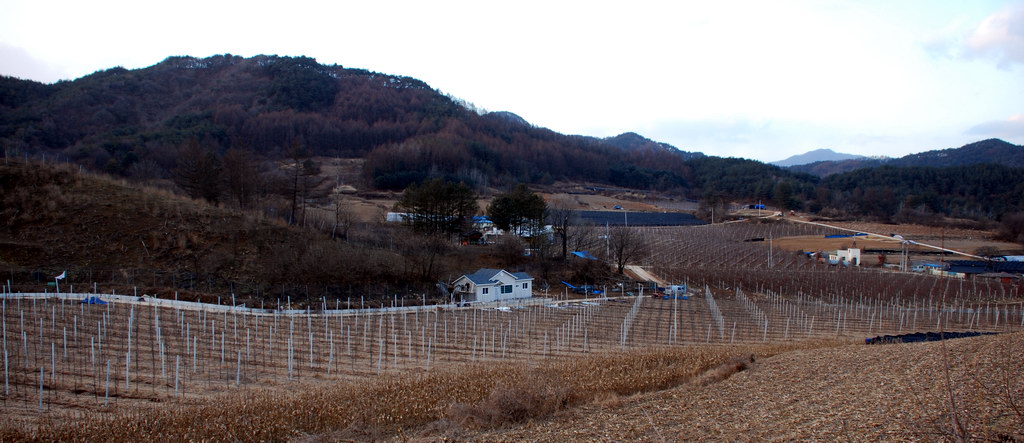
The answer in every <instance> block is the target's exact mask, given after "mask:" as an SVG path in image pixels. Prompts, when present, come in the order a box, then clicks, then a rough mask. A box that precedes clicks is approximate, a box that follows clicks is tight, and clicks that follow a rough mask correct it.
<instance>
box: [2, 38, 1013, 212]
mask: <svg viewBox="0 0 1024 443" xmlns="http://www.w3.org/2000/svg"><path fill="white" fill-rule="evenodd" d="M557 105H558V104H557V103H553V104H552V106H557ZM1007 145H1008V146H1007ZM0 147H2V148H3V149H4V151H5V153H7V154H15V155H19V156H20V155H23V154H24V155H27V156H32V155H46V156H48V157H50V158H52V157H53V156H55V155H56V156H58V157H59V158H60V159H61V160H65V161H69V162H73V163H78V164H81V165H84V166H87V167H90V168H94V169H96V170H101V171H106V172H109V173H111V174H115V175H121V176H127V177H134V178H144V179H150V178H180V177H181V175H182V171H185V170H188V169H189V168H192V169H196V168H198V163H202V164H203V165H206V166H210V168H209V171H207V172H210V174H209V175H210V176H209V177H207V176H203V177H204V179H205V178H209V179H210V180H212V181H214V182H220V181H227V180H230V179H231V178H230V177H226V175H227V174H226V173H224V172H223V170H221V169H218V168H217V167H216V165H217V164H218V162H220V164H224V165H226V164H228V163H229V162H230V163H233V164H234V163H239V159H240V158H242V159H245V158H246V156H250V155H251V154H254V155H251V157H255V158H256V159H257V160H259V159H262V160H283V159H287V160H288V162H289V163H290V164H299V160H300V159H309V158H310V157H313V156H336V157H348V158H361V159H364V161H363V162H362V165H363V171H362V172H363V174H362V176H363V178H364V180H365V183H364V185H367V186H370V187H376V188H378V189H390V190H401V189H404V188H406V187H407V186H408V185H410V184H413V183H417V182H422V181H423V180H425V179H427V178H445V179H449V180H455V181H463V182H466V183H468V184H471V185H474V186H476V187H478V188H482V187H488V186H489V187H496V188H499V189H500V188H505V187H507V186H509V185H511V184H513V183H528V184H550V183H554V182H556V181H568V182H577V183H596V184H609V185H613V186H621V187H627V188H634V189H642V190H664V191H672V192H676V193H679V194H684V195H686V196H688V197H691V198H702V199H711V200H714V201H719V202H721V201H724V200H731V201H743V200H748V201H756V200H762V201H765V202H772V203H773V204H775V205H776V206H779V207H781V208H785V209H809V210H812V211H818V210H825V209H836V210H838V211H839V212H841V213H845V214H851V215H855V216H856V215H860V214H863V213H870V214H874V215H876V216H878V217H892V216H896V215H898V214H899V213H900V212H901V211H903V210H904V209H905V208H908V207H910V208H922V209H928V210H933V211H935V212H938V213H941V214H947V215H955V216H975V217H977V216H995V217H999V216H1001V215H1002V214H1004V213H1007V212H1012V211H1019V210H1022V209H1024V202H1022V201H1021V199H1022V198H1024V197H1016V195H1021V194H1024V193H1021V192H1017V194H1016V195H1015V194H1014V193H1013V192H1012V191H1007V190H1006V189H1003V188H1004V186H1003V184H1004V182H1006V181H1007V180H1008V181H1009V184H1012V185H1015V184H1016V183H1021V182H1022V181H1024V180H1020V179H1019V178H1018V177H1019V176H1020V173H1021V172H1020V171H1024V169H1013V170H1002V169H999V170H995V169H993V168H995V167H992V168H989V167H979V168H975V169H955V168H953V169H950V168H935V167H934V166H942V165H946V164H950V165H956V164H961V163H957V162H962V161H966V160H965V159H969V158H972V157H973V158H984V159H987V160H990V161H993V162H998V163H1001V164H1003V165H1004V166H1001V168H1006V167H1007V166H1013V165H1021V164H1024V162H1016V163H1015V162H1012V161H1008V160H1006V158H1005V157H1003V156H1002V154H1001V153H1004V152H1011V153H1012V155H1019V153H1020V151H1021V147H1019V146H1013V145H1009V144H1008V143H1006V142H1002V141H1000V140H986V141H983V142H979V143H976V144H974V145H968V146H967V147H964V148H960V149H957V150H952V151H935V152H933V153H925V154H920V158H919V159H918V160H916V161H918V163H915V164H922V165H928V166H932V167H929V168H924V169H917V170H914V171H910V172H903V171H902V170H903V169H905V168H884V169H883V170H879V171H876V172H875V173H873V174H860V175H851V176H849V177H846V178H843V177H836V178H831V177H830V178H829V179H828V180H823V179H820V178H819V177H817V176H814V175H811V174H804V173H800V172H798V171H795V170H787V169H783V168H780V167H777V166H773V165H767V164H764V163H761V162H757V161H752V160H744V159H736V158H719V157H714V156H704V155H703V154H700V153H690V152H683V151H681V150H679V149H676V148H675V147H673V146H670V145H667V144H664V143H658V142H655V141H652V140H649V139H647V138H644V137H643V136H641V135H639V134H635V133H626V134H622V135H620V136H616V137H610V138H604V139H602V138H596V137H588V136H581V135H564V134H559V133H556V132H554V131H551V130H548V129H545V128H540V127H536V126H533V125H531V124H530V123H529V122H527V121H526V120H524V119H522V118H520V117H519V116H517V115H515V114H513V113H511V112H491V113H481V112H479V111H478V110H476V109H475V108H474V107H473V106H472V105H470V104H468V103H465V102H462V101H460V100H458V99H454V98H452V97H449V96H446V95H444V94H441V93H439V92H438V91H436V90H434V89H432V88H431V87H430V86H429V85H427V84H426V83H424V82H422V81H420V80H417V79H414V78H409V77H402V76H395V75H386V74H381V73H376V72H371V71H367V70H363V69H351V68H345V67H342V66H338V65H322V64H319V63H317V62H316V60H314V59H312V58H307V57H278V56H256V57H251V58H244V57H238V56H232V55H219V56H213V57H209V58H204V59H199V58H193V57H170V58H168V59H166V60H164V61H163V62H161V63H159V64H156V65H154V66H150V67H147V68H142V69H134V70H128V69H123V68H113V69H108V70H105V71H100V72H96V73H94V74H92V75H88V76H86V77H83V78H80V79H77V80H73V81H63V82H58V83H56V84H52V85H47V84H41V83H37V82H32V81H26V80H19V79H15V78H11V77H0ZM240 152H241V153H243V154H244V155H241V156H240V155H238V154H239V153H240ZM183 153H189V154H188V155H183ZM200 158H201V159H202V162H199V161H198V159H200ZM293 160H294V161H295V162H294V163H293V162H292V161H293ZM950 160H953V161H954V163H948V162H949V161H950ZM247 161H248V160H246V162H247ZM908 161H909V160H908ZM943 161H946V162H947V163H943ZM921 162H924V163H921ZM182 163H185V165H183V164H182ZM243 163H244V162H243ZM265 163H270V162H265ZM303 164H304V163H303ZM893 164H896V165H899V163H893ZM279 165H280V162H278V163H275V164H274V166H273V167H279ZM206 166H204V167H206ZM310 166H311V168H310V170H315V167H314V166H315V165H310ZM234 169H235V170H239V168H234ZM243 169H244V168H243ZM296 170H298V169H296ZM192 172H195V171H192ZM217 174H220V175H219V176H217ZM269 182H273V181H269ZM178 185H179V186H181V187H182V188H183V190H184V191H185V192H188V193H189V194H195V193H194V192H192V191H190V190H189V189H187V188H188V186H186V185H183V184H182V183H181V182H179V183H178ZM950 186H952V187H955V189H957V191H956V193H951V192H949V191H947V190H948V189H950ZM208 188H210V189H213V188H216V186H212V187H208ZM285 188H286V187H285ZM993 190H995V191H997V192H992V191H993ZM266 192H270V193H273V192H280V193H282V194H285V192H284V191H281V190H274V189H268V190H266ZM193 196H194V197H203V198H208V199H211V200H217V198H216V197H217V196H212V198H211V196H207V195H205V194H203V195H193ZM293 197H294V196H293ZM996 199H998V202H997V201H996ZM878 202H881V203H884V204H877V203H878ZM922 205H923V206H922ZM929 208H931V209H929ZM903 212H905V211H903Z"/></svg>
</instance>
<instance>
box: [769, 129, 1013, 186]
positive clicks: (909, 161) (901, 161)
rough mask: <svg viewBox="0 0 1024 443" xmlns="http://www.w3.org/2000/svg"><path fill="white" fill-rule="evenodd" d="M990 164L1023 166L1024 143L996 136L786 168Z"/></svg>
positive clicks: (823, 171)
mask: <svg viewBox="0 0 1024 443" xmlns="http://www.w3.org/2000/svg"><path fill="white" fill-rule="evenodd" d="M979 164H992V165H1002V166H1010V167H1014V168H1024V146H1019V145H1014V144H1012V143H1007V142H1005V141H1003V140H999V139H995V138H993V139H988V140H982V141H978V142H974V143H970V144H967V145H964V146H961V147H959V148H949V149H939V150H934V151H926V152H921V153H918V154H910V155H906V156H903V157H900V158H887V159H878V158H860V159H850V160H838V161H820V162H814V163H809V164H804V165H797V166H791V167H789V170H791V171H795V172H803V173H807V174H813V175H817V176H821V177H825V176H829V175H832V174H840V173H844V172H850V171H854V170H857V169H864V168H874V167H879V166H883V165H884V166H900V167H922V166H925V167H937V168H946V167H959V166H968V165H979Z"/></svg>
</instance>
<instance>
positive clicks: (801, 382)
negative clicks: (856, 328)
mask: <svg viewBox="0 0 1024 443" xmlns="http://www.w3.org/2000/svg"><path fill="white" fill-rule="evenodd" d="M1022 339H1024V336H1022V335H1021V334H1020V333H1017V334H1007V335H1001V336H990V337H977V338H970V339H959V340H951V341H948V342H933V343H919V344H901V345H879V346H864V345H852V346H845V347H840V348H831V349H815V350H802V351H794V352H790V353H785V354H781V355H777V356H775V357H771V358H767V359H764V360H757V362H756V363H754V364H753V365H752V368H751V369H748V370H746V371H744V372H740V373H738V374H736V375H734V376H732V377H731V378H728V379H727V380H725V381H722V382H720V383H716V384H711V385H708V386H694V385H686V386H682V387H678V388H674V389H669V390H666V391H661V392H657V393H652V394H646V395H638V396H635V397H631V398H628V399H622V400H620V401H618V402H614V403H612V404H595V405H590V406H586V407H583V408H579V409H576V410H573V411H570V412H568V413H565V414H564V415H562V416H560V417H556V418H554V419H550V420H543V421H535V422H529V423H526V424H524V425H520V426H517V427H513V428H510V429H503V430H496V431H488V432H467V433H463V434H461V435H459V437H460V438H461V439H465V440H488V441H689V440H713V441H765V440H790V441H837V440H848V441H905V440H916V439H935V440H952V439H954V435H953V427H952V425H951V422H952V421H951V418H950V416H949V414H948V413H949V411H950V409H951V408H950V403H951V401H952V402H955V404H956V405H957V407H956V408H955V410H956V411H957V414H956V415H957V419H958V420H959V423H961V424H962V426H963V428H964V429H965V432H966V434H967V435H969V436H972V437H974V438H981V439H986V438H987V439H992V438H994V439H1000V440H1002V439H1010V440H1013V439H1020V438H1024V417H1022V416H1021V415H1020V410H1019V409H1018V410H1016V411H1015V410H1014V409H1013V407H1012V405H1010V404H1009V403H1008V402H1009V401H1010V400H1015V401H1016V402H1020V401H1021V400H1022V399H1024V398H1022V392H1024V376H1022V374H1021V372H1020V371H1019V370H1018V369H1017V368H1019V367H1020V364H1021V363H1022V362H1024V347H1021V346H1020V342H1021V340H1022ZM946 352H948V365H949V379H948V380H947V379H946V378H945V377H944V374H945V372H944V367H945V364H944V363H945V361H946V357H944V355H945V353H946ZM950 391H951V392H952V397H951V396H950ZM951 399H952V400H951ZM968 439H970V438H968Z"/></svg>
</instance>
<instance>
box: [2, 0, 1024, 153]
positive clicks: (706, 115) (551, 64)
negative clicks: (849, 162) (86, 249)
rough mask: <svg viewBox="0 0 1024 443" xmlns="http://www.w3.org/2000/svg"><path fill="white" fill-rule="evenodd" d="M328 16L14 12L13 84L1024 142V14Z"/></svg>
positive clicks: (302, 10) (828, 8)
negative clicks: (158, 72) (427, 91)
mask: <svg viewBox="0 0 1024 443" xmlns="http://www.w3.org/2000/svg"><path fill="white" fill-rule="evenodd" d="M322 3H324V4H322ZM322 3H321V2H314V1H304V0H293V1H288V2H282V1H273V2H269V1H247V2H238V3H234V2H228V1H216V0H214V1H209V0H205V1H195V0H179V1H176V2H149V1H139V0H131V1H113V0H94V1H88V2H85V1H80V0H76V1H42V0H25V1H22V0H0V73H2V74H5V75H13V76H16V77H21V78H30V79H34V80H39V81H44V82H53V81H55V80H58V79H74V78H78V77H81V76H83V75H87V74H89V73H92V72H95V71H97V70H101V69H107V68H110V67H113V66H123V67H125V68H140V67H145V66H149V65H153V64H155V63H159V62H160V61H161V60H163V59H164V58H166V57H167V56H170V55H192V56H197V57H206V56H210V55H214V54H223V53H231V54H235V55H243V56H252V55H256V54H278V55H306V56H310V57H315V58H316V59H317V60H318V61H320V62H321V63H328V64H330V63H336V64H340V65H343V66H345V67H353V68H363V69H369V70H372V71H378V72H384V73H388V74H396V75H407V76H411V77H416V78H419V79H421V80H424V81H426V82H427V83H429V84H430V85H431V86H432V87H434V88H436V89H438V90H440V91H442V92H444V93H447V94H450V95H453V96H456V97H459V98H461V99H463V100H466V101H468V102H471V103H473V104H475V105H476V106H478V107H480V108H483V109H486V110H489V111H510V112H514V113H516V114H518V115H520V116H522V117H523V118H525V119H527V120H528V121H530V122H531V123H533V124H534V125H537V126H543V127H547V128H550V129H553V130H555V131H558V132H562V133H566V134H583V135H592V136H600V137H605V136H612V135H617V134H620V133H622V132H627V131H633V132H637V133H639V134H641V135H644V136H646V137H648V138H652V139H654V140H657V141H663V142H666V143H670V144H672V145H674V146H676V147H678V148H680V149H683V150H687V151H701V152H704V153H707V154H710V155H718V156H731V157H746V158H754V159H758V160H763V161H774V160H781V159H783V158H785V157H788V156H790V155H794V154H799V153H802V152H806V151H809V150H812V149H818V148H831V149H833V150H836V151H840V152H847V153H854V154H862V155H887V156H900V155H905V154H908V153H912V152H920V151H926V150H932V149H944V148H952V147H959V146H961V145H964V144H966V143H970V142H973V141H977V140H982V139H986V138H993V137H998V138H1002V139H1004V140H1007V141H1009V142H1012V143H1015V144H1022V143H1024V1H997V0H992V1H986V0H969V1H964V0H955V1H937V0H920V1H914V0H906V1H904V0H882V1H840V0H836V1H828V0H817V1H770V2H769V1H757V0H754V1H717V0H716V1H643V0H633V1H629V2H625V1H614V2H605V1H595V0H590V1H559V0H546V1H531V0H526V1H518V2H487V1H479V0H474V1H464V2H458V1H422V0H413V1H405V0H392V1H389V2H368V1H359V2H348V1H334V2H322Z"/></svg>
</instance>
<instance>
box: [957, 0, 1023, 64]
mask: <svg viewBox="0 0 1024 443" xmlns="http://www.w3.org/2000/svg"><path fill="white" fill-rule="evenodd" d="M964 43H965V55H967V56H968V57H992V58H995V59H996V60H997V61H998V63H999V66H1000V67H1001V68H1009V67H1010V66H1011V65H1013V64H1014V63H1024V5H1021V4H1018V5H1014V6H1010V7H1007V8H1004V9H1003V10H1001V11H999V12H997V13H995V14H992V15H990V16H989V17H988V18H986V19H985V20H984V21H982V22H981V24H979V25H978V27H977V28H975V29H974V30H973V31H972V32H971V34H970V35H969V36H968V37H967V40H966V41H965V42H964Z"/></svg>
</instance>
